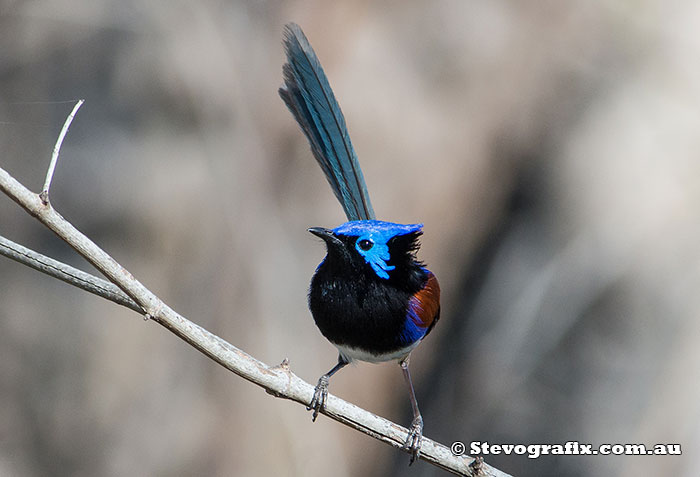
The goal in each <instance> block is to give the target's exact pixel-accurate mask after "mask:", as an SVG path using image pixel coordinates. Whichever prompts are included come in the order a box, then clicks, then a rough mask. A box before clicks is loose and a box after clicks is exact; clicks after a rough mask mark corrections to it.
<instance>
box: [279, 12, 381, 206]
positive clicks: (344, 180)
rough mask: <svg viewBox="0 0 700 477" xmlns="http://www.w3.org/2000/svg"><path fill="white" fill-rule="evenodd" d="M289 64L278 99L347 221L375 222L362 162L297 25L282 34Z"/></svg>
mask: <svg viewBox="0 0 700 477" xmlns="http://www.w3.org/2000/svg"><path fill="white" fill-rule="evenodd" d="M284 48H285V52H286V54H287V63H286V64H285V65H284V67H283V73H284V86H282V87H281V88H280V89H279V94H280V96H281V97H282V100H283V101H284V103H285V104H286V105H287V108H289V110H290V111H291V112H292V114H293V115H294V118H295V119H296V120H297V122H298V123H299V125H300V126H301V129H302V131H304V134H306V137H307V139H308V140H309V143H310V144H311V151H312V152H313V154H314V156H315V157H316V160H317V161H318V163H319V164H320V166H321V169H323V172H324V173H325V174H326V178H327V179H328V183H329V184H330V185H331V188H332V189H333V193H334V194H335V196H336V197H337V198H338V200H339V201H340V203H341V205H342V206H343V209H344V210H345V215H347V217H348V220H370V219H374V210H373V209H372V203H371V202H370V199H369V193H368V192H367V185H366V184H365V179H364V177H363V176H362V170H361V169H360V163H359V162H358V160H357V155H356V154H355V150H354V149H353V147H352V143H351V142H350V136H349V135H348V130H347V127H346V126H345V118H344V117H343V112H342V111H341V110H340V106H339V105H338V102H337V101H336V100H335V96H334V95H333V90H331V86H330V84H329V83H328V78H326V74H325V73H324V72H323V68H322V67H321V63H320V62H319V61H318V57H317V56H316V53H314V50H313V48H311V45H310V44H309V41H308V40H307V39H306V36H305V35H304V32H303V31H302V30H301V28H300V27H299V25H297V24H295V23H289V24H287V25H286V26H285V30H284Z"/></svg>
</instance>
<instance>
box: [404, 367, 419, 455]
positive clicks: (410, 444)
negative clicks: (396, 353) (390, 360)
mask: <svg viewBox="0 0 700 477" xmlns="http://www.w3.org/2000/svg"><path fill="white" fill-rule="evenodd" d="M408 359H409V357H408V356H406V357H405V358H404V359H402V360H401V361H400V362H399V365H400V366H401V370H402V371H403V377H404V379H405V380H406V384H407V385H408V392H409V394H410V396H411V408H413V422H411V427H410V428H409V430H408V437H406V443H405V444H404V445H403V448H404V449H406V450H408V451H409V452H411V461H410V462H409V463H408V465H411V464H413V463H414V462H415V461H416V459H418V455H419V454H420V445H421V441H422V439H423V417H422V416H421V415H420V411H419V410H418V401H417V400H416V393H415V392H414V391H413V382H412V381H411V373H410V372H409V371H408Z"/></svg>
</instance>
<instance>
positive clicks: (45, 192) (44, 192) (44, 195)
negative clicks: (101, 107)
mask: <svg viewBox="0 0 700 477" xmlns="http://www.w3.org/2000/svg"><path fill="white" fill-rule="evenodd" d="M84 102H85V100H84V99H79V100H78V102H77V103H76V104H75V106H74V107H73V111H71V112H70V114H69V115H68V117H67V118H66V122H64V123H63V128H61V133H60V134H59V135H58V139H56V145H55V146H54V147H53V154H51V162H50V163H49V170H48V171H46V180H45V181H44V187H43V189H41V194H39V197H40V198H41V201H42V202H43V203H44V204H48V203H49V188H50V187H51V181H52V180H53V173H54V170H55V169H56V163H57V162H58V154H59V153H60V152H61V145H62V144H63V138H65V137H66V133H68V128H69V127H70V124H71V123H72V122H73V118H74V117H75V114H76V113H77V112H78V110H79V109H80V107H81V106H82V105H83V103H84Z"/></svg>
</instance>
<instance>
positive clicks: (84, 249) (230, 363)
mask: <svg viewBox="0 0 700 477" xmlns="http://www.w3.org/2000/svg"><path fill="white" fill-rule="evenodd" d="M0 190H2V191H3V192H4V193H5V194H6V195H7V196H9V197H10V198H12V199H13V200H14V201H15V202H17V203H18V204H19V205H20V206H21V207H22V208H23V209H24V210H26V211H27V212H28V213H29V214H31V215H33V216H34V217H36V218H37V219H38V220H39V221H40V222H41V223H43V224H44V225H45V226H46V227H48V228H49V229H50V230H52V231H53V232H54V233H56V235H58V236H59V237H60V238H61V239H62V240H64V241H65V242H66V243H67V244H69V245H70V246H71V247H73V248H74V249H75V250H76V251H77V252H78V253H79V254H80V255H81V256H83V257H84V258H85V259H86V260H88V261H89V262H90V263H91V264H92V265H93V266H95V268H97V269H98V270H99V271H100V272H101V273H103V274H104V275H105V276H106V277H108V278H109V279H110V280H111V281H112V282H113V283H114V284H115V285H117V286H118V287H119V288H120V289H121V290H123V291H124V293H126V295H128V296H129V297H131V298H132V299H133V300H134V302H135V303H136V304H138V307H139V309H140V310H141V313H143V314H145V315H146V317H149V318H152V319H153V320H154V321H156V322H157V323H159V324H161V325H162V326H164V327H165V328H167V329H168V330H170V331H171V332H172V333H174V334H175V335H177V336H178V337H180V338H181V339H183V340H185V341H186V342H187V343H189V344H190V345H192V346H193V347H195V348H196V349H198V350H199V351H201V352H202V353H204V354H205V355H206V356H208V357H210V358H211V359H212V360H214V361H216V362H217V363H219V364H220V365H222V366H224V367H225V368H227V369H229V370H230V371H232V372H234V373H235V374H237V375H239V376H241V377H243V378H244V379H246V380H248V381H250V382H252V383H255V384H257V385H258V386H261V387H262V388H264V389H265V390H266V391H267V392H268V393H269V394H272V395H274V396H277V397H280V398H285V399H290V400H293V401H296V402H298V403H301V404H303V405H304V406H306V405H308V404H309V402H310V401H311V398H312V395H313V391H314V388H313V386H312V385H311V384H309V383H307V382H305V381H303V380H302V379H301V378H299V377H298V376H296V375H295V374H294V373H292V371H291V370H290V368H289V363H288V362H287V360H284V361H283V362H282V363H281V364H280V365H278V366H268V365H266V364H265V363H263V362H261V361H259V360H257V359H255V358H254V357H252V356H250V355H248V354H247V353H245V352H243V351H242V350H240V349H238V348H236V347H235V346H233V345H232V344H230V343H228V342H226V341H225V340H223V339H222V338H219V337H218V336H216V335H213V334H212V333H210V332H208V331H207V330H205V329H204V328H202V327H200V326H199V325H197V324H195V323H193V322H191V321H189V320H187V319H186V318H185V317H183V316H181V315H179V314H178V313H176V312H175V311H173V310H172V309H171V308H170V307H169V306H168V305H166V304H165V303H163V302H162V301H161V300H160V299H159V298H158V297H157V296H156V295H154V294H153V293H152V292H151V291H150V290H148V289H147V288H146V287H145V286H144V285H142V284H141V283H140V282H139V281H138V280H136V279H135V278H134V277H133V276H132V275H131V273H129V272H128V271H127V270H126V269H125V268H124V267H122V266H121V265H120V264H119V263H117V262H116V261H115V260H114V259H113V258H112V257H111V256H109V255H108V254H107V253H106V252H105V251H103V250H102V249H101V248H99V247H98V246H97V245H96V244H95V243H94V242H92V241H91V240H90V239H89V238H87V237H86V236H85V235H83V234H82V233H81V232H80V231H78V230H77V229H76V228H75V227H74V226H73V225H72V224H71V223H70V222H68V221H67V220H66V219H64V218H63V217H62V216H61V215H60V214H59V213H58V212H56V210H55V209H54V208H53V207H52V206H51V204H49V203H44V202H43V201H42V199H41V198H40V197H39V195H37V194H34V193H32V192H31V191H30V190H28V189H27V188H26V187H24V186H23V185H22V184H20V183H19V182H17V180H16V179H14V178H13V177H12V176H11V175H10V174H8V173H7V172H6V171H5V170H4V169H2V168H0ZM42 271H44V270H42ZM93 293H95V292H93ZM97 294H99V295H100V296H105V298H108V299H110V300H113V301H115V300H114V297H113V296H111V295H110V296H107V295H103V294H102V293H101V292H97ZM322 412H323V414H325V415H327V416H328V417H330V418H332V419H334V420H336V421H338V422H341V423H343V424H345V425H347V426H349V427H352V428H354V429H356V430H359V431H360V432H363V433H365V434H367V435H370V436H372V437H374V438H375V439H378V440H380V441H382V442H384V443H387V444H389V445H391V446H393V447H395V448H397V449H401V447H402V446H403V444H404V442H405V440H406V437H407V435H408V431H407V429H405V428H404V427H401V426H399V425H397V424H395V423H393V422H391V421H389V420H387V419H384V418H382V417H379V416H377V415H375V414H372V413H370V412H368V411H366V410H364V409H361V408H359V407H357V406H355V405H353V404H350V403H348V402H346V401H344V400H342V399H340V398H337V397H335V396H333V395H329V396H328V400H327V402H326V406H325V409H324V410H323V411H322ZM420 458H421V459H422V460H425V461H427V462H430V463H432V464H434V465H436V466H438V467H440V468H442V469H445V470H447V471H449V472H452V473H454V474H458V475H467V476H468V475H473V474H474V472H473V468H472V467H471V465H472V464H474V463H475V462H479V461H478V460H477V461H475V459H473V458H471V457H469V456H466V455H465V456H455V455H453V454H452V453H451V452H450V449H449V448H448V447H446V446H444V445H442V444H439V443H437V442H435V441H432V440H430V439H428V438H423V441H422V446H421V454H420ZM479 466H480V467H479V475H485V476H497V477H506V476H507V474H505V473H503V472H501V471H499V470H498V469H495V468H493V467H490V466H488V465H485V464H480V463H479Z"/></svg>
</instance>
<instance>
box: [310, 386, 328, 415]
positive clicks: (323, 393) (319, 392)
mask: <svg viewBox="0 0 700 477" xmlns="http://www.w3.org/2000/svg"><path fill="white" fill-rule="evenodd" d="M326 399H328V376H325V375H324V376H321V377H320V378H319V380H318V384H317V385H316V387H315V388H314V397H313V398H311V402H310V403H309V405H308V406H307V407H306V410H307V411H311V410H313V411H314V413H313V415H312V416H311V421H313V422H316V418H317V417H318V413H319V411H321V409H323V408H324V407H326Z"/></svg>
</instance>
